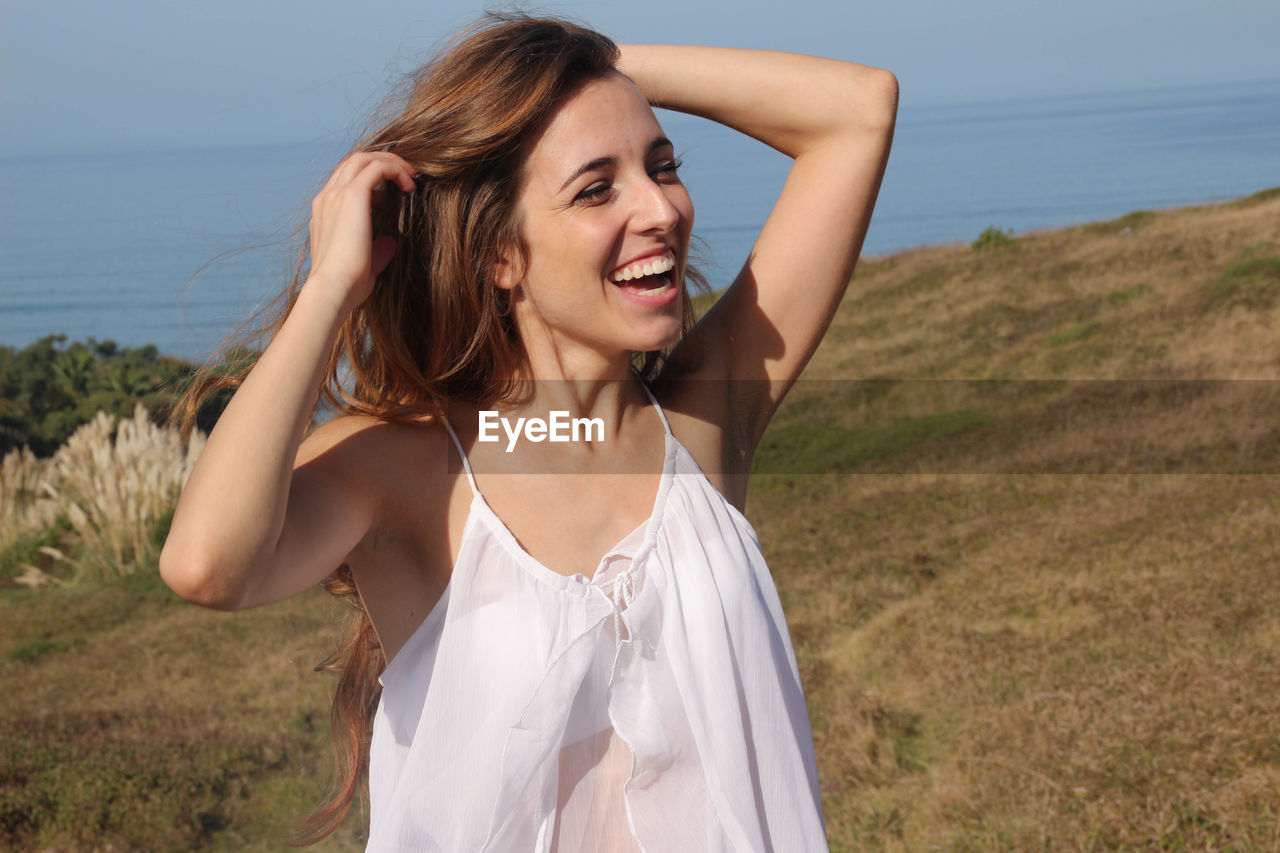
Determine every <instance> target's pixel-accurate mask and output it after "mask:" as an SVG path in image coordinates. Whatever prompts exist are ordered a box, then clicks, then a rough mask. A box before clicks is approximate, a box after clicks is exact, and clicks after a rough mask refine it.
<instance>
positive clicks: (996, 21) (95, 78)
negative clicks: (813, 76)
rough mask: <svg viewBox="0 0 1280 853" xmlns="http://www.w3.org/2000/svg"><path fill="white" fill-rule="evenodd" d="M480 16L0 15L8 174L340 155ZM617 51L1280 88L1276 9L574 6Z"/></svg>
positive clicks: (1017, 92) (1139, 83)
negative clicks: (29, 162) (68, 166)
mask: <svg viewBox="0 0 1280 853" xmlns="http://www.w3.org/2000/svg"><path fill="white" fill-rule="evenodd" d="M483 8H484V5H483V4H482V3H472V2H431V0H413V2H407V0H404V1H402V0H388V2H378V0H372V2H368V3H356V2H352V0H279V2H274V0H253V2H248V0H219V2H204V3H195V2H179V0H169V2H162V0H136V1H135V2H120V3H107V2H102V0H0V156H3V155H15V154H37V153H50V154H60V153H72V152H89V151H120V150H154V149H167V148H201V147H217V146H224V145H254V144H275V143H290V142H305V141H312V140H318V139H326V138H333V137H345V136H347V135H349V134H350V132H351V131H352V130H353V128H354V127H356V126H357V125H358V124H359V119H360V118H361V117H363V116H364V115H365V114H367V113H368V112H369V110H370V109H371V107H372V106H373V105H374V104H375V103H376V102H377V100H378V98H379V97H380V96H381V95H383V94H384V93H385V92H386V91H387V90H388V88H389V86H390V85H391V83H392V82H393V81H394V80H395V79H396V78H397V76H398V75H399V74H400V73H402V72H405V71H408V70H410V69H412V68H413V67H414V66H416V65H417V64H419V63H420V62H421V61H422V60H423V59H424V58H425V57H426V56H427V55H429V53H430V51H431V49H432V46H433V45H435V44H436V43H437V42H438V41H440V40H441V39H442V38H444V37H446V36H447V35H448V34H449V33H451V32H452V31H453V30H455V29H456V28H457V27H459V26H461V25H463V24H465V23H467V22H468V21H470V20H472V19H473V18H475V17H476V16H477V15H478V14H479V13H480V11H482V9H483ZM529 8H531V9H533V10H534V11H545V12H549V13H558V14H568V15H572V16H574V17H577V18H579V19H581V20H585V21H586V22H587V23H589V24H591V25H592V26H595V27H597V28H599V29H601V30H603V31H605V32H607V33H609V34H610V35H611V36H613V37H614V38H616V39H618V40H620V41H662V42H685V43H702V44H719V45H730V46H745V47H761V48H774V49H779V50H794V51H800V52H804V53H813V54H819V55H829V56H838V57H841V58H845V59H853V60H857V61H860V62H866V63H868V64H872V65H880V66H883V67H886V68H890V69H892V70H893V71H894V72H896V73H897V75H898V77H899V80H900V82H901V87H902V99H903V106H904V108H911V107H914V106H923V105H932V104H941V103H963V102H972V101H985V100H1002V99H1009V98H1023V97H1042V96H1050V95H1059V94H1073V93H1086V92H1105V91H1118V90H1119V91H1122V90H1132V89H1147V88H1162V87H1167V86H1180V85H1190V84H1197V83H1219V82H1231V81H1243V80H1257V79H1265V78H1276V77H1280V58H1277V57H1278V55H1280V51H1278V50H1277V48H1276V45H1278V44H1280V2H1276V0H1217V2H1215V0H1067V2H1062V0H1058V2H1053V3H1045V2H1015V0H969V2H947V1H946V0H884V2H880V3H877V4H858V3H851V2H834V0H768V2H765V0H740V2H735V3H733V4H725V5H723V6H721V5H720V4H715V5H705V6H694V7H692V8H684V4H682V3H678V2H675V0H654V2H645V3H638V2H633V3H618V2H611V3H605V2H599V0H577V2H561V3H555V4H542V5H539V6H530V7H529Z"/></svg>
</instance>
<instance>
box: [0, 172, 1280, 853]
mask: <svg viewBox="0 0 1280 853" xmlns="http://www.w3.org/2000/svg"><path fill="white" fill-rule="evenodd" d="M1276 257H1280V192H1271V193H1264V194H1259V196H1256V197H1253V198H1251V199H1248V200H1241V201H1239V202H1235V203H1231V204H1227V205H1220V206H1214V207H1204V208H1189V209H1185V210H1177V211H1162V212H1155V213H1151V212H1140V213H1136V214H1131V215H1129V216H1126V217H1122V218H1120V219H1118V220H1115V221H1113V222H1109V223H1096V224H1093V225H1089V226H1083V227H1080V228H1072V229H1066V230H1061V231H1052V232H1044V233H1036V234H1029V235H1025V236H1019V237H1017V238H1016V239H1015V240H1013V242H1012V243H1011V244H1010V245H1006V246H998V247H994V248H991V249H988V250H983V251H974V250H971V249H970V248H969V247H967V246H957V247H950V246H947V247H939V248H931V249H921V250H915V251H911V252H906V253H901V254H898V255H894V256H892V257H887V258H879V259H874V260H871V261H869V262H867V263H864V264H863V265H862V266H861V267H860V269H859V272H858V274H857V276H856V278H855V281H854V286H853V289H852V290H851V292H850V294H849V297H848V298H847V299H846V302H845V304H844V305H843V306H842V308H841V310H840V312H839V314H838V315H837V317H836V319H835V322H834V324H833V327H832V330H831V333H830V334H829V335H828V338H827V340H826V341H825V342H824V344H823V346H822V348H821V349H820V350H819V351H818V354H817V356H816V357H815V360H814V362H813V364H812V366H811V368H810V370H809V371H808V374H807V378H809V379H816V378H825V379H828V380H831V381H829V382H804V383H801V384H800V385H798V386H797V387H796V389H795V390H794V392H793V395H792V396H791V397H789V398H788V402H787V405H786V406H784V408H783V411H782V412H780V413H779V416H778V419H777V421H776V423H775V427H774V428H773V429H772V430H771V432H770V437H772V438H773V439H774V440H773V443H772V444H771V445H770V446H769V447H768V448H766V449H764V450H763V451H762V457H761V459H760V460H759V461H760V462H761V464H762V465H765V466H768V465H772V470H775V471H778V472H781V473H777V474H772V475H768V476H760V477H758V478H757V480H756V481H755V483H754V485H753V491H752V498H751V503H750V506H749V508H748V515H749V516H750V517H751V518H752V519H753V520H754V522H755V524H756V526H757V529H758V531H759V533H760V536H761V539H762V541H763V543H764V545H765V549H766V552H767V554H768V555H769V559H770V565H771V567H772V568H773V570H774V573H775V576H776V577H777V580H778V586H779V590H780V592H781V594H782V596H783V601H784V605H785V608H786V612H787V616H788V620H789V623H790V626H791V629H792V633H793V637H794V639H795V645H796V650H797V656H798V658H799V662H800V666H801V671H802V675H803V677H804V681H805V686H806V691H807V696H808V699H809V709H810V713H811V716H812V720H813V728H814V736H815V740H816V744H817V749H818V761H819V772H820V777H821V782H822V790H823V797H824V807H825V811H826V816H827V821H828V829H829V832H830V837H831V843H832V847H833V849H836V850H951V851H987V850H1010V851H1014V850H1016V851H1022V850H1055V851H1056V850H1241V851H1243V850H1278V849H1280V725H1278V722H1280V721H1278V719H1277V716H1278V711H1280V705H1278V703H1277V699H1276V697H1277V696H1280V615H1277V614H1280V583H1277V582H1276V566H1277V563H1278V562H1280V534H1277V532H1276V524H1275V520H1276V518H1277V510H1278V508H1280V480H1278V479H1277V478H1276V476H1275V474H1276V472H1277V471H1278V470H1280V441H1278V440H1277V425H1280V385H1276V384H1275V382H1274V380H1276V379H1277V378H1280V377H1278V376H1277V373H1278V372H1280V351H1277V350H1276V349H1275V347H1274V345H1273V341H1274V339H1275V334H1274V332H1275V329H1274V326H1275V323H1276V313H1275V312H1276V310H1277V307H1278V306H1280V300H1276V299H1273V296H1274V295H1276V294H1280V281H1277V280H1276V278H1275V277H1274V275H1273V270H1274V268H1275V267H1274V265H1273V264H1272V262H1271V260H1270V259H1274V258H1276ZM885 377H888V378H900V379H910V380H919V379H927V380H931V381H929V382H919V381H910V382H898V383H893V382H873V383H867V382H864V383H863V384H856V383H855V380H870V379H875V378H885ZM976 379H993V380H999V381H994V382H989V383H977V382H974V381H972V380H976ZM1135 379H1144V380H1162V382H1159V383H1155V382H1144V383H1138V382H1131V381H1127V380H1135ZM1242 379H1251V380H1254V381H1252V382H1241V381H1238V380H1242ZM941 380H947V381H941ZM954 380H964V381H954ZM1028 380H1044V381H1042V382H1031V381H1028ZM1082 380H1091V381H1088V382H1085V381H1082ZM1191 380H1197V381H1195V382H1193V381H1191ZM1228 380H1232V381H1228ZM1273 386H1274V388H1273ZM833 430H837V431H838V430H842V431H843V432H834V433H833ZM832 434H835V435H837V437H840V438H841V440H840V441H835V442H833V441H831V440H830V436H831V435H832ZM846 439H847V440H846ZM851 448H852V449H851ZM15 464H16V463H15ZM15 470H16V469H15ZM818 471H825V472H826V473H813V472H818ZM5 476H6V477H8V476H9V475H8V474H7V473H6V475H5ZM15 476H16V475H15ZM6 482H8V480H6ZM6 494H9V492H6ZM148 578H150V580H148ZM145 583H152V584H154V583H155V581H154V575H153V574H148V573H145V572H139V573H137V574H135V575H133V576H131V577H127V578H125V579H123V580H122V581H117V582H116V583H114V584H111V585H107V586H106V587H104V588H103V589H99V590H96V591H95V590H93V589H90V588H74V587H73V588H69V589H54V590H43V591H40V592H28V591H24V590H18V591H8V592H5V593H4V594H3V595H0V607H3V608H4V611H5V612H4V614H3V616H0V649H3V650H5V654H4V656H3V658H2V659H0V685H3V689H0V697H3V698H0V720H2V721H3V722H2V723H0V726H2V727H3V731H2V732H0V743H3V744H4V745H5V748H6V749H7V750H8V751H7V752H5V753H4V754H3V755H2V756H0V759H2V760H0V845H2V844H4V843H5V842H6V841H8V842H9V843H11V844H22V845H26V846H33V847H44V848H56V849H90V848H94V847H103V846H105V845H107V844H113V845H115V846H116V847H117V848H118V849H132V848H140V847H141V848H147V847H150V848H163V847H166V846H169V847H174V845H177V846H178V847H181V846H183V845H185V846H186V847H188V848H191V849H195V848H199V849H263V850H266V849H279V848H280V847H281V846H282V845H281V842H280V837H281V833H283V832H285V831H287V830H288V828H289V827H290V825H291V822H292V820H293V819H294V818H295V817H296V815H297V814H298V813H299V812H300V811H301V810H302V809H304V808H305V806H306V804H307V802H308V801H309V798H311V797H314V796H315V794H316V793H317V792H318V789H317V784H318V783H317V781H316V779H317V775H318V774H322V773H323V770H324V767H325V763H324V761H325V760H324V757H323V753H322V749H323V744H324V739H325V733H324V725H323V722H322V720H323V716H324V712H325V706H326V697H325V695H324V693H325V689H326V686H327V683H326V680H325V679H321V678H318V677H316V676H314V675H312V674H311V673H310V672H309V669H310V665H311V664H312V663H314V662H315V661H317V660H318V659H319V658H320V657H321V656H322V655H323V654H324V652H325V651H326V650H327V645H328V643H329V642H330V641H331V639H332V637H333V636H334V633H333V632H334V628H333V627H332V622H333V618H332V617H333V614H332V610H331V605H326V604H325V603H324V602H323V601H322V600H321V597H320V596H318V595H317V596H305V597H301V598H299V599H295V600H294V601H291V602H287V603H285V604H283V605H279V606H277V607H273V608H265V609H263V610H262V611H261V612H257V611H255V612H250V613H244V614H234V615H224V614H215V613H206V612H201V611H198V610H197V609H195V608H190V607H185V606H181V605H176V606H175V605H174V604H173V602H172V599H171V598H170V597H168V596H167V593H165V592H164V591H163V590H162V589H159V588H154V589H153V588H149V587H145V586H139V587H138V589H140V590H142V591H141V592H136V591H132V590H133V588H132V587H129V586H128V585H129V584H134V585H138V584H145ZM148 589H150V591H149V592H148V591H147V590H148ZM173 756H178V757H179V758H178V759H175V758H173ZM42 762H43V763H42ZM60 767H75V768H76V770H77V771H79V773H78V775H79V776H84V775H86V774H88V775H90V776H92V777H93V778H100V779H105V780H107V781H106V782H101V783H100V784H99V787H97V788H94V787H92V786H89V787H85V786H84V785H80V784H79V783H75V784H73V781H72V780H69V779H64V780H63V781H61V782H60V781H59V780H60V779H62V777H60V776H58V774H59V773H63V776H66V775H67V774H66V773H65V772H64V771H61V770H58V769H57V768H60ZM140 767H149V768H150V769H149V771H148V772H147V773H143V772H141V771H140V770H139V768H140ZM15 768H16V770H15ZM51 768H52V769H51ZM82 768H83V770H82ZM22 773H25V774H27V775H26V776H22V777H21V778H19V777H20V774H22ZM95 774H96V775H95ZM104 792H105V793H106V795H104ZM111 792H114V794H112V793H111ZM162 792H167V793H162ZM37 795H39V796H40V797H45V798H46V799H43V800H41V799H32V798H33V797H37ZM24 797H25V798H26V799H24ZM104 799H106V800H108V801H109V802H111V803H112V808H111V809H104V808H99V809H97V810H96V811H95V810H94V809H93V808H92V807H91V806H92V804H94V803H101V802H103V801H104ZM46 802H48V803H53V805H50V806H48V808H50V809H54V810H55V811H53V812H47V811H45V812H42V811H40V810H39V809H40V808H44V807H45V806H41V805H40V803H46ZM15 804H17V805H16V806H15ZM24 804H25V805H24ZM33 804H34V805H33ZM24 808H25V809H26V810H25V811H23V810H22V809H24ZM6 809H8V811H6ZM59 809H60V811H58V810H59ZM15 815H18V816H22V815H26V816H31V815H36V817H37V818H38V819H40V820H43V821H44V822H43V823H41V824H39V825H38V826H34V825H26V824H19V823H16V821H17V820H18V818H17V817H14V816H15ZM6 821H8V823H6ZM359 823H360V822H359V820H354V821H349V825H348V827H347V828H346V829H345V830H344V835H343V836H342V837H341V838H339V839H335V840H334V841H333V842H332V845H331V846H332V847H333V848H335V849H355V848H356V847H357V846H358V844H359V839H360V833H361V827H360V825H359ZM4 833H8V834H7V835H5V834H4ZM175 839H177V840H176V841H175ZM175 849H176V847H175Z"/></svg>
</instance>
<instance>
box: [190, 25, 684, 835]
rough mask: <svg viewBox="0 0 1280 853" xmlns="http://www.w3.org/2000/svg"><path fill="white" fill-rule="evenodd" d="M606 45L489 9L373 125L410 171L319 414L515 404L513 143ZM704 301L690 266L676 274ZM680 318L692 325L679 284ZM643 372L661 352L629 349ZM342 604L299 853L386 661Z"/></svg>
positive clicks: (518, 247)
mask: <svg viewBox="0 0 1280 853" xmlns="http://www.w3.org/2000/svg"><path fill="white" fill-rule="evenodd" d="M617 61H618V48H617V46H616V45H615V44H614V43H613V42H612V41H611V40H609V39H608V38H607V37H606V36H604V35H601V34H600V33H597V32H594V31H592V30H589V29H586V28H585V27H582V26H579V25H577V24H574V23H571V22H568V21H565V20H559V19H547V18H533V17H528V16H525V15H520V14H502V15H497V14H489V15H487V16H486V17H485V18H483V19H482V20H481V21H479V22H478V23H476V24H474V25H473V26H471V27H469V28H468V29H466V30H464V31H462V32H461V33H460V34H459V35H458V36H456V37H455V38H454V39H453V40H452V41H451V42H450V43H449V44H448V45H447V46H446V47H445V49H443V50H442V51H441V52H440V53H439V54H437V55H436V57H435V58H434V59H432V60H431V61H430V62H428V63H427V64H426V65H424V66H423V67H422V68H420V69H419V70H418V71H416V72H414V73H413V74H412V75H411V76H410V78H409V79H408V81H407V82H408V86H407V88H406V92H405V93H404V94H402V95H401V96H399V97H398V98H396V99H394V100H392V101H391V102H389V104H390V106H389V107H387V108H384V113H383V114H384V115H390V118H389V119H387V120H384V121H382V122H381V124H380V125H379V124H377V123H376V122H375V126H374V129H372V130H371V131H369V132H368V133H367V134H366V135H365V136H364V138H363V139H361V141H360V142H358V143H357V144H356V145H355V146H354V147H353V148H352V149H351V153H355V152H359V151H389V152H394V153H395V154H397V155H399V156H400V157H403V158H404V159H405V160H407V161H408V162H409V163H410V164H411V165H412V166H413V167H414V169H415V170H416V172H417V173H418V177H417V181H416V183H417V187H416V189H415V191H414V192H412V193H405V192H402V191H400V190H399V189H397V188H395V187H394V186H393V185H390V184H389V185H387V188H386V193H387V195H386V197H385V199H384V202H383V204H382V205H381V206H380V207H379V208H378V210H377V213H376V215H375V232H376V233H380V234H389V235H391V236H393V237H394V238H395V239H396V241H397V244H398V248H397V250H396V253H395V255H394V256H393V258H392V260H391V262H390V263H389V264H388V266H387V267H386V269H384V270H383V271H382V273H381V274H379V276H378V278H377V280H376V282H375V284H374V288H373V292H372V294H371V295H370V297H369V298H368V299H367V300H366V301H365V302H364V303H363V304H361V305H360V306H358V307H357V308H356V309H355V310H354V311H353V312H352V313H351V315H350V316H349V317H348V318H347V319H346V320H345V322H344V323H343V324H342V326H341V328H340V331H339V333H338V335H337V338H336V339H335V341H334V345H333V347H332V349H331V351H330V352H329V355H328V359H327V363H326V366H325V370H324V374H323V380H322V384H321V387H320V389H319V390H320V393H319V398H318V400H317V407H319V406H324V407H325V408H326V409H328V410H329V411H333V412H337V413H340V414H361V415H368V416H372V417H377V418H381V419H386V420H400V421H411V422H423V421H424V419H425V420H429V419H430V418H432V417H433V416H434V415H435V414H436V408H435V403H434V402H433V398H444V399H456V400H464V401H468V402H473V403H477V404H480V405H482V406H491V405H493V404H494V403H497V402H500V401H505V400H510V399H513V398H516V397H518V396H519V386H520V382H519V377H520V376H522V375H523V374H525V373H526V371H527V369H528V361H527V356H526V354H525V350H524V348H523V346H522V344H521V341H520V338H519V334H518V330H517V329H516V326H515V324H514V322H513V321H512V319H511V317H510V305H509V299H510V292H509V291H507V290H505V289H503V288H500V287H498V286H496V284H495V276H496V272H497V264H498V260H499V258H500V257H502V255H503V254H504V253H508V254H509V255H512V256H514V257H515V258H517V259H519V260H520V261H527V258H528V252H527V247H526V246H525V244H524V242H523V239H522V237H521V232H520V218H519V215H518V204H517V202H518V195H519V190H520V187H521V185H522V169H523V164H524V155H525V152H526V145H527V144H528V143H529V142H530V140H532V139H533V138H534V137H535V135H536V134H537V133H538V132H539V131H540V130H541V129H542V127H543V126H544V125H545V123H546V121H547V120H548V119H549V118H550V116H551V114H552V112H553V111H554V109H555V108H556V106H557V105H558V104H560V103H561V102H562V101H563V100H564V99H565V98H567V97H569V96H570V95H572V94H573V93H574V92H576V91H577V90H578V89H579V88H580V87H581V86H582V85H583V84H585V83H587V82H590V81H592V80H596V79H599V78H601V77H604V76H605V75H607V74H610V73H612V72H614V71H615V70H616V65H617ZM309 254H310V245H309V243H304V244H303V247H302V250H301V252H300V255H299V258H298V261H297V265H296V267H295V271H294V274H293V277H292V280H291V281H290V282H289V284H288V286H287V287H286V288H285V290H284V292H283V293H281V294H280V295H279V296H278V297H277V299H276V301H275V302H274V303H273V304H272V305H271V306H268V308H267V309H266V310H265V311H264V312H263V313H262V314H261V315H260V316H259V320H258V322H257V324H256V325H255V326H254V328H252V329H251V330H250V331H249V332H247V333H242V334H240V335H238V336H237V337H236V338H234V339H232V340H229V341H228V342H227V343H225V344H224V345H223V347H222V348H221V349H220V350H219V352H218V354H216V355H215V356H214V357H213V358H212V359H211V360H210V361H209V363H207V364H206V365H205V366H204V367H203V368H201V370H200V371H199V372H198V373H197V375H196V377H195V380H194V381H193V383H192V385H191V388H190V390H189V391H188V392H187V394H186V397H185V399H184V402H183V405H182V406H181V407H180V409H179V410H178V411H177V412H176V413H175V414H176V416H177V417H179V418H181V420H182V423H183V426H184V428H185V429H187V430H189V429H190V428H191V425H192V424H193V423H194V421H195V417H196V414H197V412H198V411H199V410H200V407H201V404H202V402H203V401H205V400H206V399H207V398H208V397H209V396H210V395H213V394H215V393H218V392H226V391H227V390H229V389H231V388H234V387H236V386H238V385H239V383H240V382H241V381H242V380H243V378H244V376H245V375H246V374H247V373H248V372H249V369H250V368H251V367H252V365H253V359H252V358H243V357H241V358H239V359H232V360H230V361H229V360H227V358H226V357H227V355H228V354H243V353H245V352H246V351H249V350H248V348H247V347H246V344H249V343H250V342H252V341H260V340H263V339H264V338H270V337H273V336H274V335H275V333H276V332H277V331H279V329H280V327H281V326H282V325H283V324H284V321H285V318H286V317H287V316H288V314H289V311H290V310H291V309H292V307H293V304H294V302H295V301H296V300H297V297H298V294H299V292H300V290H301V288H302V284H303V282H304V281H305V279H306V273H307V259H308V257H309ZM685 278H686V280H687V281H689V282H692V284H693V286H694V288H695V290H696V291H697V292H699V293H705V292H706V291H707V286H706V283H705V280H704V279H703V278H702V277H701V276H700V275H699V274H698V272H697V271H696V270H694V269H690V270H689V272H688V273H687V274H686V276H685ZM681 286H682V288H684V289H685V292H684V294H683V296H684V299H683V305H684V320H683V328H684V330H685V331H687V330H688V329H689V328H690V327H691V326H692V323H693V308H692V305H691V300H690V298H689V293H688V285H687V284H686V283H684V282H682V285H681ZM632 361H633V366H634V367H635V368H636V370H637V372H638V373H640V375H641V376H642V377H645V378H652V377H653V376H654V375H655V374H656V373H657V372H658V370H659V369H660V367H661V364H662V361H663V353H659V352H650V353H633V356H632ZM325 588H326V590H328V591H329V592H331V593H333V594H335V595H338V596H341V597H344V598H346V599H348V600H349V601H351V602H352V603H353V604H354V605H355V609H354V610H353V611H352V618H351V619H350V621H349V626H348V628H347V630H346V634H345V637H344V639H343V641H342V642H341V643H340V644H339V646H338V648H337V650H336V651H335V652H334V653H333V654H332V655H331V656H330V657H329V658H328V659H327V660H326V661H324V662H323V663H322V664H321V665H320V666H319V667H317V668H318V669H327V670H334V671H336V672H337V673H338V683H337V686H336V688H335V692H334V697H333V706H332V711H331V714H332V732H333V740H334V753H335V761H336V765H337V769H336V772H335V778H334V781H333V784H332V785H331V787H330V791H329V794H328V795H327V798H326V799H325V801H323V802H322V803H321V804H320V805H319V806H318V807H317V809H316V810H315V811H314V812H313V813H312V814H311V815H309V816H308V817H307V818H306V820H305V821H304V823H303V826H302V829H301V832H300V834H299V836H298V837H297V838H296V839H295V843H297V844H309V843H314V842H316V841H319V840H320V839H322V838H324V837H326V836H327V835H329V834H330V833H332V832H333V831H334V830H335V829H337V827H338V826H339V825H341V823H342V821H343V820H344V819H345V818H346V816H347V813H348V812H349V810H350V808H351V805H352V802H353V801H354V799H355V798H356V796H357V794H358V793H360V791H361V789H362V785H363V783H364V781H365V779H366V776H367V771H368V760H369V759H368V755H369V737H370V728H371V721H372V716H373V712H374V710H375V709H376V707H377V703H378V699H379V696H380V687H379V684H378V681H377V677H378V674H379V672H381V670H382V669H383V668H384V667H385V665H386V659H385V655H384V654H383V651H382V649H381V647H380V646H379V644H378V640H377V635H376V634H375V633H374V630H373V625H372V623H371V622H370V620H369V616H368V613H367V612H366V611H365V609H364V606H363V603H362V602H361V601H360V596H359V592H358V590H357V589H356V586H355V583H354V582H353V580H352V576H351V572H350V569H349V567H347V566H346V565H343V566H340V567H338V568H337V569H336V571H335V573H334V575H333V576H332V577H331V578H330V579H329V581H328V582H327V583H326V585H325Z"/></svg>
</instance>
